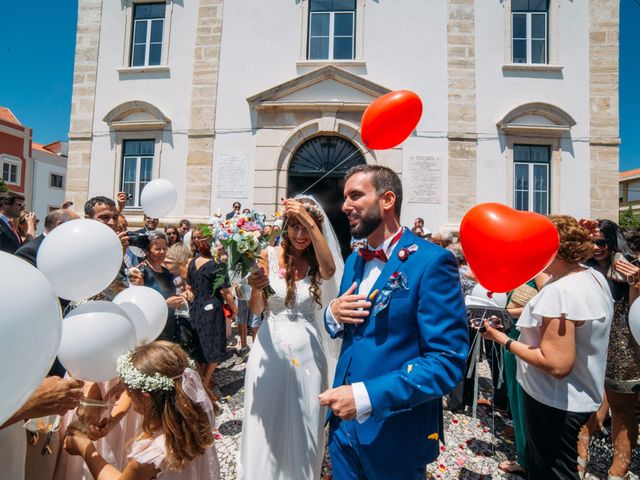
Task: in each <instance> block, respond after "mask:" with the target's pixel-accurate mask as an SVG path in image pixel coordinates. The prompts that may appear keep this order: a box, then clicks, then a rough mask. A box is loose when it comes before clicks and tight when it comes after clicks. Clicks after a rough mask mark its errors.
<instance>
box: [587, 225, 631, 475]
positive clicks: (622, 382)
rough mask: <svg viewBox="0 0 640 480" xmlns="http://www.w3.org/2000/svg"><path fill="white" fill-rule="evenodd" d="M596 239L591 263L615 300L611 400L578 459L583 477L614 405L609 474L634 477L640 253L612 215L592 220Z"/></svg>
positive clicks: (594, 420) (608, 376) (608, 380)
mask: <svg viewBox="0 0 640 480" xmlns="http://www.w3.org/2000/svg"><path fill="white" fill-rule="evenodd" d="M584 224H585V225H586V226H588V227H590V229H591V238H592V241H593V244H594V251H593V256H592V257H591V259H590V260H589V262H588V264H589V265H590V266H592V267H593V268H595V269H596V270H598V271H599V272H600V273H602V274H603V275H604V276H605V277H606V278H607V282H608V284H609V288H610V289H611V293H612V295H613V299H614V302H615V303H614V315H613V323H612V325H611V334H610V337H609V353H608V355H607V369H606V373H605V382H604V387H605V388H604V389H605V393H606V400H605V401H604V402H603V404H602V406H601V408H600V409H599V411H598V412H597V413H596V414H594V415H593V416H592V417H591V418H589V421H588V422H587V424H586V425H585V426H584V427H583V429H582V431H581V433H580V442H579V445H578V453H579V455H580V456H579V457H578V463H579V464H580V466H579V470H580V473H581V476H584V472H585V470H586V467H587V463H588V461H589V456H588V455H589V442H590V439H591V436H592V435H593V433H594V432H595V431H596V430H598V429H600V428H602V422H603V421H604V419H605V418H606V416H607V412H608V410H609V408H610V409H611V427H612V436H613V461H612V463H611V467H610V468H609V479H610V480H618V479H623V478H628V475H629V467H630V465H631V453H632V451H633V447H634V446H635V445H636V443H637V440H638V422H637V420H636V408H635V407H636V403H637V401H638V390H639V389H640V346H639V345H638V343H637V342H636V341H635V340H634V338H633V335H632V334H631V330H630V329H629V307H630V305H631V304H632V303H633V302H634V301H635V299H636V298H638V294H639V293H640V290H639V289H638V287H639V286H640V285H639V284H638V278H639V273H640V269H639V268H638V267H636V266H635V265H633V264H632V263H631V262H635V260H636V254H635V253H634V252H633V250H632V249H631V248H629V245H628V243H627V242H626V241H625V239H624V236H623V233H622V230H621V229H620V227H619V226H618V225H617V224H615V223H614V222H612V221H610V220H599V221H597V222H595V221H586V222H584Z"/></svg>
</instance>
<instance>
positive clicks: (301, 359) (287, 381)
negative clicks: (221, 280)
mask: <svg viewBox="0 0 640 480" xmlns="http://www.w3.org/2000/svg"><path fill="white" fill-rule="evenodd" d="M284 216H285V218H286V221H285V225H286V232H284V233H283V236H282V242H281V246H280V247H268V248H267V249H265V250H264V251H263V252H262V254H261V267H262V269H261V270H260V271H259V272H257V273H254V274H253V275H252V276H251V277H250V278H249V283H250V285H251V287H252V289H251V297H250V300H249V304H250V306H251V309H252V311H253V312H254V313H255V314H260V313H262V312H264V313H265V322H263V324H262V326H261V327H260V329H259V330H258V335H257V339H256V341H255V342H254V345H253V348H252V349H251V354H250V355H249V360H248V362H247V370H246V376H245V384H244V388H245V394H244V395H245V397H244V420H243V426H242V438H241V441H240V464H239V476H240V478H244V479H246V480H254V479H256V478H263V479H266V480H306V479H309V480H316V479H318V478H320V472H321V468H322V459H323V457H324V448H325V436H324V421H325V415H326V409H325V408H324V407H320V403H319V401H318V395H319V394H320V393H321V392H323V391H324V390H325V389H326V388H327V387H329V386H330V385H331V381H332V380H333V378H332V377H333V373H334V371H335V364H336V361H337V358H338V355H339V350H340V345H339V342H337V341H335V340H331V339H330V338H329V337H328V335H327V334H326V333H325V331H324V327H323V322H322V313H323V309H322V306H323V304H325V305H326V303H327V302H328V301H329V300H331V299H332V298H335V296H336V294H337V284H336V282H335V281H334V280H333V278H334V276H335V278H338V279H339V278H341V276H342V268H343V263H342V258H341V257H340V254H339V251H340V250H339V248H338V244H337V241H336V239H335V234H334V233H333V229H332V228H331V225H330V223H329V221H328V220H326V218H325V216H324V212H323V211H322V208H321V207H320V206H319V205H318V204H317V203H316V202H315V201H314V200H313V199H311V198H310V197H304V198H299V199H288V200H285V202H284ZM332 251H333V252H335V254H334V255H335V258H334V255H332ZM267 284H270V285H271V287H273V289H274V290H275V294H273V295H271V296H270V297H269V298H268V299H267V300H265V299H264V296H263V294H262V289H263V288H264V287H266V285H267Z"/></svg>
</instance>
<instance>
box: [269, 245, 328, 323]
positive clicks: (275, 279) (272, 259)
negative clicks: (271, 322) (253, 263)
mask: <svg viewBox="0 0 640 480" xmlns="http://www.w3.org/2000/svg"><path fill="white" fill-rule="evenodd" d="M267 254H268V259H269V282H270V284H271V287H272V288H273V289H274V290H275V292H276V293H275V294H274V295H271V296H270V297H269V298H268V300H267V313H268V315H269V317H273V316H279V317H281V318H282V317H290V316H299V315H300V316H303V317H305V319H307V320H311V319H313V316H314V313H315V311H316V310H317V309H318V308H320V307H319V306H318V304H317V303H316V302H315V301H314V299H313V296H312V295H311V292H310V291H309V287H310V286H311V279H310V277H308V276H307V277H305V278H303V279H302V280H299V281H297V282H296V289H297V290H296V303H295V305H294V306H293V308H287V306H286V305H285V303H284V301H285V298H286V297H287V281H286V280H285V278H284V270H283V271H280V266H279V265H278V257H277V255H276V250H275V248H273V247H267Z"/></svg>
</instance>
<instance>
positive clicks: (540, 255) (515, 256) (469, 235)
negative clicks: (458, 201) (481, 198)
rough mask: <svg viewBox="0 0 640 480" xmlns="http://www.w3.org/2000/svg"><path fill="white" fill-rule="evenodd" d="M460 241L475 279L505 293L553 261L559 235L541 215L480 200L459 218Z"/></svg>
mask: <svg viewBox="0 0 640 480" xmlns="http://www.w3.org/2000/svg"><path fill="white" fill-rule="evenodd" d="M460 242H461V243H462V250H463V251H464V256H465V257H466V259H467V262H468V263H469V268H471V270H472V271H473V273H474V274H475V276H476V278H477V279H478V282H480V284H481V285H482V286H483V287H485V288H486V289H487V290H489V291H491V292H508V291H510V290H513V289H514V288H517V287H519V286H520V285H522V284H523V283H525V282H528V281H529V280H531V279H532V278H533V277H535V276H536V275H537V274H538V273H540V272H541V271H542V270H543V269H544V268H545V267H546V266H547V265H548V264H549V263H550V262H551V261H552V260H553V258H554V257H555V255H556V252H557V251H558V246H559V244H560V238H559V237H558V231H557V230H556V227H555V225H554V224H553V223H552V222H551V220H549V219H548V218H546V217H545V216H543V215H540V214H538V213H533V212H521V211H518V210H514V209H513V208H509V207H507V206H506V205H502V204H500V203H482V204H480V205H476V206H475V207H473V208H472V209H471V210H469V211H468V212H467V213H466V215H465V216H464V218H463V219H462V223H461V224H460Z"/></svg>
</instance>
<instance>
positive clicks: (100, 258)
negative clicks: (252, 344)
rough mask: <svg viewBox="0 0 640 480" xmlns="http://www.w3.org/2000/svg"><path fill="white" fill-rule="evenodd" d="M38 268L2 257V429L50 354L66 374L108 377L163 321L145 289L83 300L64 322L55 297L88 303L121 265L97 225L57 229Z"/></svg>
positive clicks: (113, 238) (111, 238)
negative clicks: (110, 299)
mask: <svg viewBox="0 0 640 480" xmlns="http://www.w3.org/2000/svg"><path fill="white" fill-rule="evenodd" d="M174 203H175V202H174ZM165 207H166V205H165ZM171 208H173V207H171ZM148 213H149V214H150V215H151V214H152V213H153V214H158V215H157V216H161V215H165V214H166V213H168V212H164V213H162V214H159V212H158V211H154V212H148ZM37 265H38V269H36V268H34V267H33V266H31V265H30V264H29V263H27V262H25V261H24V260H22V259H20V258H19V257H16V256H14V255H10V254H7V253H4V252H0V271H1V272H3V273H4V275H0V292H2V307H3V312H2V319H0V377H1V378H2V386H3V394H2V395H0V425H1V424H2V423H4V422H5V421H6V420H7V419H8V418H9V417H10V416H11V415H12V414H13V413H14V412H15V411H17V410H18V408H20V407H21V406H22V405H23V404H24V403H25V402H26V400H27V399H28V398H29V396H30V395H31V394H32V393H33V392H34V391H35V389H36V388H37V387H38V385H39V384H40V383H41V382H42V379H43V378H44V377H45V375H46V374H47V372H48V371H49V369H50V368H51V365H52V363H53V360H54V358H55V357H56V354H57V355H58V357H59V359H60V361H61V363H62V364H63V365H64V367H65V368H66V369H67V370H68V371H69V373H70V374H71V375H72V376H75V377H77V378H81V379H83V380H90V381H96V382H98V381H105V380H110V379H112V378H114V377H115V376H116V360H117V358H118V357H119V356H120V355H121V354H122V353H124V352H126V351H128V350H131V349H132V348H134V347H135V345H141V344H144V343H148V342H151V341H153V340H155V338H157V337H158V335H159V334H160V332H162V329H163V328H164V326H165V323H166V321H167V311H168V309H167V304H166V301H165V299H164V298H163V297H162V295H160V294H159V293H158V292H156V291H155V290H153V289H151V288H148V287H130V288H128V289H126V290H124V291H123V292H121V293H120V294H119V295H118V296H117V297H116V298H115V299H114V302H113V303H112V302H105V301H89V302H86V303H83V304H81V305H80V306H78V307H77V308H76V309H74V310H72V311H71V312H70V313H69V314H68V315H67V316H66V317H65V318H64V319H63V318H62V313H61V310H60V303H59V300H58V297H60V298H63V299H67V300H72V301H82V300H84V299H86V298H90V297H92V296H94V295H96V294H98V293H100V292H101V291H103V290H104V289H105V288H106V287H108V286H109V284H111V282H112V281H113V280H114V278H115V277H116V275H117V274H118V271H119V269H120V268H121V266H122V246H121V243H120V240H119V239H118V237H117V235H116V234H115V233H114V232H113V230H111V229H110V228H109V227H108V226H106V225H104V224H102V223H100V222H97V221H95V220H87V219H83V220H72V221H69V222H66V223H64V224H62V225H60V226H58V227H57V228H56V229H55V230H53V231H52V232H50V233H49V234H48V235H47V237H46V238H45V239H44V241H43V242H42V245H41V246H40V249H39V251H38V257H37Z"/></svg>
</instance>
